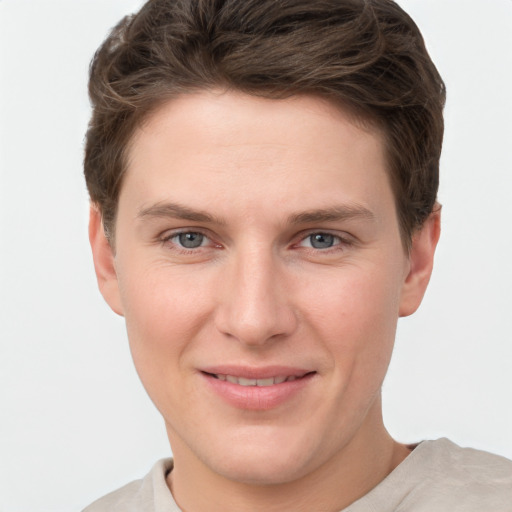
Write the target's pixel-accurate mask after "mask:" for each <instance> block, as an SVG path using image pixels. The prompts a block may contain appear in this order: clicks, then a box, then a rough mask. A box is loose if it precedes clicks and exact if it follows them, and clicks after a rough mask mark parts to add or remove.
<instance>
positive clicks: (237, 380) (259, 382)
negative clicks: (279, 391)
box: [203, 372, 315, 387]
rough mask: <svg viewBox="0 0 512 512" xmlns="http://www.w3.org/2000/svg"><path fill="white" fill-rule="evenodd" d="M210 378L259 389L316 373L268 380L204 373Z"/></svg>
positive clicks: (280, 376) (282, 376)
mask: <svg viewBox="0 0 512 512" xmlns="http://www.w3.org/2000/svg"><path fill="white" fill-rule="evenodd" d="M203 373H205V374H206V375H208V376H209V377H213V378H214V379H217V380H220V381H225V382H230V383H231V384H238V385H239V386H249V387H250V386H258V387H268V386H274V385H276V384H282V383H283V382H293V381H295V380H299V379H303V378H304V377H306V376H307V375H311V374H313V373H315V372H308V373H305V374H304V375H289V376H286V375H279V376H276V377H269V378H266V379H249V378H246V377H237V376H235V375H225V374H222V373H208V372H203Z"/></svg>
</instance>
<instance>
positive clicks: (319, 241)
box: [309, 233, 336, 249]
mask: <svg viewBox="0 0 512 512" xmlns="http://www.w3.org/2000/svg"><path fill="white" fill-rule="evenodd" d="M335 241H336V237H335V236H334V235H329V234H328V233H315V234H314V235H310V237H309V242H310V243H311V247H314V248H315V249H329V248H330V247H332V246H333V245H334V243H335Z"/></svg>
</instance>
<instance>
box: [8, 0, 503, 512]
mask: <svg viewBox="0 0 512 512" xmlns="http://www.w3.org/2000/svg"><path fill="white" fill-rule="evenodd" d="M401 4H402V5H403V7H404V8H405V9H406V10H408V12H410V13H411V15H412V16H413V17H414V18H415V19H416V21H417V23H418V25H419V26H420V28H421V29H422V31H423V33H424V35H425V38H426V40H427V44H428V47H429V49H430V51H431V54H432V56H433V58H434V60H435V62H436V63H437V65H438V67H439V69H440V71H441V74H442V75H443V77H444V78H445V81H446V83H447V87H448V98H449V99H448V106H447V109H446V142H445V149H444V155H443V159H442V184H441V192H440V200H441V202H442V203H443V205H444V206H443V221H444V229H443V235H442V239H441V243H440V247H439V250H438V255H437V259H436V270H435V273H434V277H433V279H432V282H431V286H430V290H429V292H428V293H427V296H426V299H425V302H424V304H423V306H422V308H421V309H420V311H419V312H418V313H417V314H416V315H414V317H412V318H410V319H405V320H401V321H400V325H399V335H398V342H397V346H396V350H395V354H394V359H393V362H392V365H391V369H390V373H389V375H388V377H387V380H386V382H385V385H384V401H385V418H386V422H387V425H388V427H389V430H390V431H391V433H392V434H393V435H394V436H395V437H396V438H397V439H399V440H401V441H404V442H413V441H418V440H421V439H424V438H437V437H440V436H448V437H450V438H452V439H453V440H455V441H456V442H458V443H459V444H462V445H470V446H475V447H479V448H483V449H487V450H490V451H493V452H496V453H500V454H502V455H505V456H508V457H510V458H512V228H511V219H512V201H511V196H512V158H511V147H512V129H511V116H512V102H511V93H512V71H511V70H512V36H511V34H512V1H511V0H486V1H484V0H407V1H406V0H402V2H401ZM138 5H140V2H139V1H137V0H45V1H38V0H30V1H28V0H0V52H1V53H0V415H1V416H0V512H69V511H73V510H75V511H77V510H80V509H81V508H82V507H83V506H85V505H86V504H88V503H89V502H90V501H92V500H93V499H95V498H97V497H99V496H100V495H102V494H104V493H106V492H107V491H110V490H112V489H113V488H115V487H118V486H120V485H122V484H124V483H126V482H127V481H129V480H131V479H134V478H137V477H139V476H142V475H143V474H145V473H146V472H147V471H148V470H149V468H150V466H151V465H152V464H153V462H154V461H155V460H156V459H158V458H160V457H164V456H168V455H169V448H168V445H167V440H166V438H165V433H164V427H163V423H162V420H161V419H160V417H159V415H158V413H157V412H156V410H155V409H154V407H153V406H152V404H151V403H150V401H149V399H148V398H147V397H146V395H145V392H144V391H143V389H142V387H141V385H140V384H139V382H138V379H137V376H136V374H135V371H134V369H133V367H132V363H131V360H130V356H129V352H128V347H127V343H126V339H125V334H124V325H123V321H122V319H120V318H118V317H116V316H115V315H114V314H113V313H111V312H110V310H109V309H108V308H107V306H106V305H105V304H104V303H103V300H102V298H101V296H100V294H99V292H98V291H97V289H96V284H95V279H94V275H93V268H92V263H91V257H90V252H89V249H88V245H87V234H86V225H87V195H86V191H85V186H84V183H83V179H82V169H81V161H82V152H83V135H84V132H85V129H86V123H87V120H88V115H89V107H88V99H87V94H86V80H87V68H88V63H89V60H90V58H91V56H92V54H93V52H94V50H95V49H96V47H97V46H98V45H99V44H100V42H101V41H102V40H103V38H104V36H105V35H106V33H107V30H108V29H109V28H110V27H111V26H112V25H114V24H115V23H116V22H117V21H118V19H120V17H121V16H122V15H123V14H126V13H128V12H131V11H132V10H134V9H135V8H136V7H138Z"/></svg>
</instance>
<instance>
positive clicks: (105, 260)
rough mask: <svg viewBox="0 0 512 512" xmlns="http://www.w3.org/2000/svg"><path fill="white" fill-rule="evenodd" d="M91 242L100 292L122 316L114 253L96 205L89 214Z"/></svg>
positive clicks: (92, 206)
mask: <svg viewBox="0 0 512 512" xmlns="http://www.w3.org/2000/svg"><path fill="white" fill-rule="evenodd" d="M89 242H90V244H91V249H92V257H93V260H94V270H95V271H96V279H97V280H98V287H99V289H100V292H101V294H102V295H103V298H104V299H105V301H106V302H107V304H108V305H109V306H110V307H111V308H112V310H113V311H114V312H115V313H117V314H118V315H121V316H122V315H123V307H122V305H121V296H120V293H119V282H118V280H117V273H116V268H115V261H114V259H115V258H114V251H113V249H112V247H111V246H110V243H109V241H108V240H107V237H106V236H105V231H104V229H103V222H102V220H101V213H100V211H99V210H98V208H97V207H96V206H95V205H91V208H90V212H89Z"/></svg>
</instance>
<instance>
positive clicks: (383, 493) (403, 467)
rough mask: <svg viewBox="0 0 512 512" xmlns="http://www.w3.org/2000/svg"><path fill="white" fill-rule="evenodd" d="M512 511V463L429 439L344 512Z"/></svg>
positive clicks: (440, 440) (447, 441) (446, 440)
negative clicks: (376, 511)
mask: <svg viewBox="0 0 512 512" xmlns="http://www.w3.org/2000/svg"><path fill="white" fill-rule="evenodd" d="M375 510H378V511H379V512H411V511H414V512H433V511H435V512H484V511H485V512H491V511H492V512H512V461H510V460H508V459H505V458H504V457H500V456H498V455H493V454H491V453H487V452H483V451H480V450H474V449H472V448H461V447H460V446H457V445H456V444H455V443H452V442H451V441H449V440H448V439H439V440H437V441H424V442H422V443H420V444H419V445H417V447H416V448H415V449H414V450H413V451H412V452H411V454H410V455H409V456H408V457H407V458H406V459H405V460H404V461H403V462H402V463H401V464H400V465H399V466H398V467H397V468H395V470H394V471H393V472H392V473H391V474H390V475H388V477H387V478H385V479H384V480H383V481H382V482H381V483H380V484H379V485H378V486H377V487H375V488H374V489H373V490H372V491H370V492H369V493H368V494H367V495H366V496H363V498H361V499H360V500H358V501H357V502H355V503H354V504H353V505H351V506H350V507H348V508H347V509H346V510H345V511H344V512H369V511H372V512H373V511H375Z"/></svg>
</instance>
